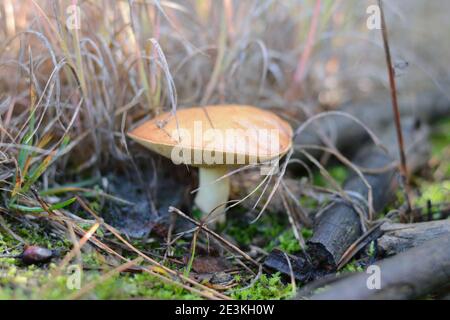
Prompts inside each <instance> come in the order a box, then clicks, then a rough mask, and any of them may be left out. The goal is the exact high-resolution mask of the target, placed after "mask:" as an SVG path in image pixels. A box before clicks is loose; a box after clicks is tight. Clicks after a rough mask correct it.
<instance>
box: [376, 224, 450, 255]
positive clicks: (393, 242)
mask: <svg viewBox="0 0 450 320" xmlns="http://www.w3.org/2000/svg"><path fill="white" fill-rule="evenodd" d="M380 231H381V232H383V236H382V237H381V238H379V239H378V241H377V249H378V253H379V255H381V256H391V255H395V254H398V253H401V252H403V251H406V250H408V249H410V248H413V247H417V246H420V245H422V244H423V243H424V242H426V241H428V240H432V239H435V238H438V237H440V236H444V235H449V234H450V220H438V221H429V222H420V223H411V224H403V223H391V222H385V223H383V224H382V225H381V227H380Z"/></svg>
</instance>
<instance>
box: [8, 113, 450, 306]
mask: <svg viewBox="0 0 450 320" xmlns="http://www.w3.org/2000/svg"><path fill="white" fill-rule="evenodd" d="M448 132H450V121H448V120H446V121H441V122H440V123H437V124H435V125H434V128H433V134H432V138H431V141H432V157H431V159H430V161H429V166H428V168H427V170H428V174H427V175H425V176H423V175H420V174H419V175H418V176H415V177H413V179H412V183H413V185H414V188H415V189H416V190H417V191H418V192H417V194H418V195H419V196H418V197H416V199H415V200H414V204H415V205H416V206H424V205H426V202H427V201H428V200H430V201H431V202H432V203H442V202H445V200H446V199H447V200H448V193H449V190H450V157H449V152H450V150H449V146H450V136H449V135H448ZM330 172H331V174H332V175H333V177H334V178H335V179H336V180H337V181H340V182H342V181H343V180H344V179H345V177H346V170H345V169H344V167H339V166H337V167H334V168H332V169H331V170H330ZM435 174H439V178H436V179H435V177H436V176H435ZM316 183H317V184H319V185H320V184H323V183H325V182H324V181H321V179H320V176H319V175H317V181H316ZM89 205H91V206H92V207H95V203H89ZM395 205H396V204H395V203H394V204H393V206H395ZM100 213H101V212H100ZM240 216H241V215H240V213H239V212H237V214H231V217H230V219H228V222H227V225H226V226H222V228H221V229H220V234H221V235H222V236H224V237H225V238H227V239H232V240H233V242H234V243H235V244H236V245H237V246H238V247H239V248H241V249H242V250H244V251H248V250H250V248H251V247H252V245H255V246H257V247H258V248H260V249H262V250H263V251H265V252H270V250H272V249H273V248H280V249H282V250H283V251H285V252H287V253H292V254H295V253H298V252H299V251H300V250H301V248H300V246H299V243H298V241H297V240H296V238H295V237H294V234H293V232H292V230H291V228H290V226H289V222H288V219H287V217H286V215H283V214H266V215H264V216H263V217H262V218H261V219H260V220H258V221H257V222H255V223H253V224H249V223H248V221H246V220H245V219H242V218H241V217H240ZM21 221H22V220H19V219H15V218H14V216H13V215H4V216H3V218H2V220H1V221H0V222H1V224H0V229H1V232H0V299H70V298H89V299H150V298H156V299H201V298H202V297H201V296H200V295H198V294H196V293H195V292H191V291H189V290H186V289H183V288H180V287H179V286H178V285H175V284H168V283H167V282H166V281H163V280H161V279H160V278H159V277H158V276H157V275H155V274H149V273H147V272H141V271H140V270H138V269H133V268H129V269H127V270H123V272H118V271H114V267H117V265H114V264H115V263H114V262H111V261H108V259H107V257H106V256H105V255H103V254H101V253H100V251H98V250H95V249H93V248H92V247H89V246H85V247H84V248H83V250H82V251H81V254H80V255H79V256H78V257H77V259H78V264H79V265H82V266H83V271H82V277H81V282H80V287H81V289H80V290H74V289H73V288H71V286H70V285H69V286H68V283H69V282H70V281H71V277H73V274H69V273H68V272H61V270H60V269H59V268H60V267H59V266H60V264H61V263H62V262H63V257H64V256H65V254H66V253H67V252H69V251H70V250H71V248H72V241H71V240H70V239H69V238H67V239H64V238H61V236H60V235H57V234H55V233H54V232H53V229H52V228H51V227H50V226H49V225H48V223H47V221H39V220H36V221H35V222H34V223H32V224H29V225H26V224H23V223H22V222H21ZM36 226H39V228H36ZM89 228H90V226H89V225H87V226H86V228H85V229H86V231H87V230H88V229H89ZM302 233H303V237H304V238H305V239H307V238H308V237H309V236H311V230H309V229H304V230H302ZM95 236H97V237H98V238H100V239H101V238H102V237H105V235H104V234H103V231H102V230H101V229H97V230H96V233H95ZM130 241H131V244H132V245H134V246H135V247H136V248H139V249H140V250H146V252H151V251H152V250H153V248H157V247H158V246H159V242H160V241H162V240H161V239H158V238H157V237H153V236H152V235H150V237H148V238H146V239H145V240H130ZM24 243H25V244H27V245H36V246H39V247H43V248H48V249H52V250H56V251H58V252H59V255H58V257H55V258H53V259H52V260H51V262H49V263H43V264H33V265H25V264H24V263H23V261H22V259H20V258H18V256H19V255H20V254H21V253H22V251H23V247H24ZM186 247H189V241H187V240H183V239H181V240H179V241H177V244H176V246H175V248H174V252H173V254H172V255H173V256H174V257H175V258H178V261H180V260H181V261H183V255H184V254H185V251H186ZM122 254H123V256H125V257H127V258H130V259H134V258H136V254H134V253H130V252H129V251H126V250H123V251H122ZM174 260H175V261H176V260H177V259H174ZM139 263H141V264H142V262H139ZM165 266H167V267H169V268H171V269H176V270H178V271H179V272H181V273H183V274H184V275H186V276H189V273H190V272H191V271H192V270H191V268H192V261H190V262H188V263H184V264H183V263H181V264H180V263H174V262H173V261H167V262H165ZM111 270H113V271H111ZM361 270H362V269H361V266H360V265H359V264H358V261H357V260H353V261H352V262H351V263H349V264H348V265H347V266H346V267H345V269H343V271H342V272H357V271H361ZM154 271H156V272H157V273H158V272H159V273H161V274H164V273H165V272H166V271H164V270H157V269H154ZM230 274H231V279H230V280H229V282H230V283H231V285H230V286H228V287H224V288H221V289H217V288H216V290H219V291H221V292H222V293H224V294H225V295H227V296H228V297H231V298H233V299H288V298H290V297H292V296H293V293H294V290H293V289H295V288H293V287H292V283H291V281H290V279H284V278H282V277H281V276H280V274H278V273H275V274H271V275H269V274H259V275H258V276H257V277H256V281H252V279H255V277H254V276H252V275H251V274H250V273H249V272H248V271H246V270H245V269H240V271H237V272H231V273H230ZM203 283H205V284H208V281H207V280H204V281H203ZM301 285H302V284H301V283H296V286H297V288H298V287H300V286H301Z"/></svg>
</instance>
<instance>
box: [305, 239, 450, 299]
mask: <svg viewBox="0 0 450 320" xmlns="http://www.w3.org/2000/svg"><path fill="white" fill-rule="evenodd" d="M449 243H450V234H447V235H445V236H441V237H439V238H437V239H434V240H429V241H426V242H424V243H423V244H422V245H421V246H418V247H415V248H412V249H410V250H407V251H405V252H403V253H400V254H398V255H395V256H393V257H391V258H388V259H385V260H382V261H381V262H380V263H377V265H378V266H379V268H380V269H379V270H380V276H381V278H380V279H381V282H380V289H369V288H368V286H367V283H368V281H370V279H369V277H370V276H373V274H368V273H366V272H362V273H358V274H355V275H352V276H349V277H348V278H346V279H342V280H339V281H337V282H335V284H332V285H331V286H330V288H329V289H328V290H326V291H324V292H321V293H318V294H315V295H313V296H312V297H311V299H313V300H333V299H339V300H354V299H359V300H369V299H396V300H398V299H415V298H420V297H424V296H425V295H427V294H429V293H432V292H434V291H436V290H439V289H440V288H441V287H442V286H444V285H448V283H449V282H450V271H449V270H450V246H449ZM368 279H369V280H368ZM298 298H301V297H298Z"/></svg>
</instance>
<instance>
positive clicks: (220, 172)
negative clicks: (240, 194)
mask: <svg viewBox="0 0 450 320" xmlns="http://www.w3.org/2000/svg"><path fill="white" fill-rule="evenodd" d="M227 173H228V170H227V168H226V167H225V166H219V167H211V168H207V167H200V168H199V184H198V186H199V189H198V191H197V196H196V197H195V204H196V205H197V207H198V208H199V209H200V210H201V211H202V213H203V214H204V216H205V217H206V216H208V215H209V214H210V213H211V212H212V213H211V215H210V216H209V218H208V220H209V221H214V224H216V223H224V222H225V220H226V219H225V213H224V212H225V208H226V202H227V201H228V196H229V194H230V178H229V177H224V176H225V175H226V174H227Z"/></svg>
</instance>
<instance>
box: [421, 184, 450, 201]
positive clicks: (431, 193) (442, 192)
mask: <svg viewBox="0 0 450 320" xmlns="http://www.w3.org/2000/svg"><path fill="white" fill-rule="evenodd" d="M420 189H421V196H420V197H419V198H417V200H416V203H415V204H416V205H417V206H420V207H426V205H427V201H431V203H433V204H437V203H442V202H445V201H448V199H449V198H450V180H446V181H442V182H439V183H423V184H422V186H421V188H420Z"/></svg>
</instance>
